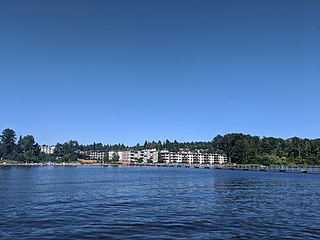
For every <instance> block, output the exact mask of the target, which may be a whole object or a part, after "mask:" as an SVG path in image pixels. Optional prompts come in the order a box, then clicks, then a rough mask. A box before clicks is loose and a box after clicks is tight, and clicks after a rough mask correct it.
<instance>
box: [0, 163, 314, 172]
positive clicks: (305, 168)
mask: <svg viewBox="0 0 320 240" xmlns="http://www.w3.org/2000/svg"><path fill="white" fill-rule="evenodd" d="M81 166H86V167H87V166H92V167H99V166H100V167H175V168H199V169H216V170H236V171H261V172H280V173H320V166H257V165H211V164H176V163H173V164H164V163H157V164H141V163H140V164H121V163H119V164H111V163H92V164H82V163H50V164H39V163H38V164H37V163H27V164H26V163H1V164H0V168H2V167H81Z"/></svg>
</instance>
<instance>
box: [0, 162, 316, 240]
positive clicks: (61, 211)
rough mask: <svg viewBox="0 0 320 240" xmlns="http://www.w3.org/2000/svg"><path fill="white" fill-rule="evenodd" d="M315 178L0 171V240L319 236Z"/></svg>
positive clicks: (145, 170)
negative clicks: (28, 239) (27, 239)
mask: <svg viewBox="0 0 320 240" xmlns="http://www.w3.org/2000/svg"><path fill="white" fill-rule="evenodd" d="M319 177H320V176H319V175H317V174H314V175H312V174H281V173H270V172H250V171H249V172H246V171H227V170H211V169H210V170H209V169H191V168H190V169H185V168H156V167H118V168H112V167H109V168H108V167H73V168H72V167H29V168H28V167H20V168H19V167H11V168H0V191H1V195H0V226H1V227H0V238H1V239H17V238H18V239H26V238H32V239H36V238H52V239H56V238H63V239H66V238H67V239H79V238H92V239H96V238H108V239H134V238H135V239H150V238H156V239H209V238H211V239H212V238H216V239H226V238H263V239H270V238H283V239H302V238H303V239H306V238H307V239H312V238H318V237H319V234H318V232H319V230H320V229H319V228H320V227H319V226H320V217H319V215H318V209H319V203H318V200H319V197H320V191H319V190H320V184H319V183H320V179H319Z"/></svg>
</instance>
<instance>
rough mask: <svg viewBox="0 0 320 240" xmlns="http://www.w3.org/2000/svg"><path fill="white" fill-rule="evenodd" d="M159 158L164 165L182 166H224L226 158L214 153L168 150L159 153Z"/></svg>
mask: <svg viewBox="0 0 320 240" xmlns="http://www.w3.org/2000/svg"><path fill="white" fill-rule="evenodd" d="M160 154H161V157H162V159H163V160H164V162H165V163H184V164H226V163H227V156H225V155H222V154H216V153H201V152H196V153H194V152H190V151H180V152H169V151H168V150H162V151H160Z"/></svg>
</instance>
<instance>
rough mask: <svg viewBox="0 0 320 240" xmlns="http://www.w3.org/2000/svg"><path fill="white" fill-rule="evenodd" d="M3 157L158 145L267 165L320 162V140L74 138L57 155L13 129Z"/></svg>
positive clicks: (68, 155) (41, 157) (0, 148)
mask: <svg viewBox="0 0 320 240" xmlns="http://www.w3.org/2000/svg"><path fill="white" fill-rule="evenodd" d="M0 140H1V141H0V158H1V159H11V160H16V161H19V162H25V161H49V160H51V161H64V162H68V161H77V159H79V158H82V159H86V158H88V155H87V152H89V151H104V152H108V151H119V150H133V149H135V150H141V149H150V148H155V149H157V150H163V149H167V150H169V151H173V152H177V151H179V150H180V149H181V148H185V149H189V150H190V151H199V150H200V151H205V152H208V153H224V154H226V155H227V157H228V159H229V161H230V162H232V163H237V164H264V165H272V164H275V165H279V164H283V165H320V139H319V138H318V139H301V138H297V137H293V138H289V139H282V138H274V137H262V138H261V137H258V136H251V135H245V134H242V133H231V134H226V135H224V136H221V135H218V136H216V137H215V138H213V140H212V141H209V142H182V143H179V142H177V141H173V142H171V141H169V140H166V141H164V142H161V141H152V142H147V141H145V143H144V144H143V145H140V144H137V145H135V146H132V147H128V146H125V145H124V144H114V145H104V144H102V143H93V144H90V145H80V144H79V143H78V142H77V141H74V140H70V141H68V142H65V143H57V144H56V149H55V152H54V154H44V153H40V147H39V145H38V144H37V143H35V140H34V137H33V136H32V135H27V136H25V137H22V136H20V138H19V140H18V141H17V139H16V133H15V132H14V131H13V130H12V129H5V130H3V132H2V135H1V137H0Z"/></svg>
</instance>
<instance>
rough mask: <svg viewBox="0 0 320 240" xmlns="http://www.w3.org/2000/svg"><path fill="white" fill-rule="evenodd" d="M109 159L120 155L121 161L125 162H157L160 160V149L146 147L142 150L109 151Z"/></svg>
mask: <svg viewBox="0 0 320 240" xmlns="http://www.w3.org/2000/svg"><path fill="white" fill-rule="evenodd" d="M108 154H109V155H108V157H109V160H112V158H113V157H114V156H119V162H123V163H124V162H125V163H130V164H132V163H138V162H139V161H140V162H143V163H148V162H152V163H156V162H158V151H157V150H156V149H144V150H141V151H137V150H128V151H110V152H109V153H108Z"/></svg>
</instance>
